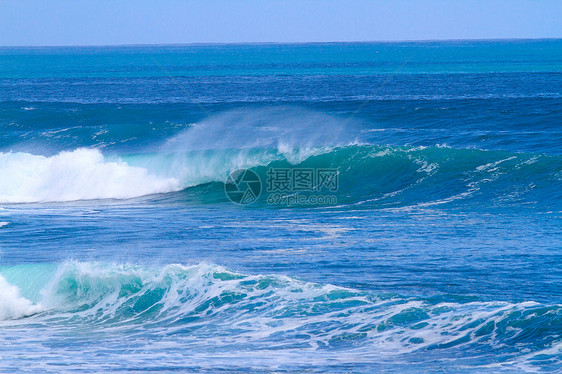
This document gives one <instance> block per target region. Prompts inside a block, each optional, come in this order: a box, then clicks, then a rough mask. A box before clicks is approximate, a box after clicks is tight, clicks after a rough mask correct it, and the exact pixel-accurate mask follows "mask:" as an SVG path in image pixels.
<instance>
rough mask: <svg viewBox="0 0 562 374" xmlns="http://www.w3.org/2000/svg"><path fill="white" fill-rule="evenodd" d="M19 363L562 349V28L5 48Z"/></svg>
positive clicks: (87, 367) (1, 184) (6, 308)
mask: <svg viewBox="0 0 562 374" xmlns="http://www.w3.org/2000/svg"><path fill="white" fill-rule="evenodd" d="M326 176H329V178H326ZM231 200H232V201H231ZM16 369H20V370H28V371H31V372H46V371H50V372H56V373H60V372H71V371H72V372H74V371H77V370H78V371H83V372H97V371H108V370H119V371H153V370H154V371H157V370H162V371H175V370H179V371H188V372H209V373H215V372H228V373H230V372H253V373H268V372H277V373H284V372H311V373H324V372H336V373H348V372H354V373H355V372H357V373H372V372H379V371H388V372H413V373H414V372H415V373H419V372H459V373H464V372H466V373H469V372H526V371H529V372H543V371H544V372H559V371H561V370H562V40H536V41H475V42H468V41H466V42H463V41H459V42H409V43H344V44H341V43H334V44H294V45H291V44H284V45H276V44H265V45H252V44H249V45H194V46H146V47H145V46H130V47H99V48H98V47H68V48H0V371H12V370H16Z"/></svg>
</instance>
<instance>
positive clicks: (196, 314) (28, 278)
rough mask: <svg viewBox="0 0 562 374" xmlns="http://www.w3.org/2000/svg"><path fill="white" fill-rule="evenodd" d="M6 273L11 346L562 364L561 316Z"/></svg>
mask: <svg viewBox="0 0 562 374" xmlns="http://www.w3.org/2000/svg"><path fill="white" fill-rule="evenodd" d="M0 274H1V275H0V285H1V287H0V296H1V297H0V300H1V301H0V319H2V320H3V321H0V326H2V332H1V333H0V340H6V339H8V338H9V335H11V334H12V333H14V331H16V332H17V331H18V330H19V329H25V328H26V327H28V326H33V327H34V329H35V330H36V331H40V330H41V329H42V328H48V329H56V330H57V331H58V332H59V334H64V332H65V331H69V334H73V333H77V331H84V329H87V330H89V329H95V331H96V332H97V333H100V332H102V331H107V333H109V332H110V331H121V332H123V331H129V332H130V334H132V335H130V336H134V334H135V332H142V333H145V334H146V333H150V334H155V335H157V336H165V337H169V338H172V337H176V338H178V339H179V341H184V343H187V342H189V341H192V342H193V341H197V344H198V346H199V347H201V346H202V345H203V346H205V349H219V348H220V347H227V346H228V347H229V349H230V350H232V349H233V348H235V350H236V347H237V349H242V350H243V349H254V348H255V349H259V350H263V349H266V350H275V349H280V348H283V347H284V348H287V349H290V347H294V348H299V349H310V350H320V351H322V350H323V349H325V348H334V349H336V350H337V349H353V350H357V351H358V352H362V353H363V354H368V355H370V356H381V357H382V356H384V357H388V356H389V355H390V356H400V355H408V354H415V352H418V351H420V350H423V351H433V350H437V351H440V350H448V351H451V352H450V353H449V354H451V355H452V354H455V353H453V352H462V359H465V360H468V359H470V358H471V357H472V358H474V357H480V359H482V354H483V352H495V353H494V355H498V356H501V357H502V361H503V362H504V365H505V366H510V365H514V366H518V367H527V366H529V365H530V367H540V366H541V365H543V364H550V365H552V364H555V365H559V364H560V357H561V356H560V355H561V353H562V344H561V342H560V339H561V337H562V335H561V333H560V332H561V331H562V306H560V305H544V304H539V303H535V302H520V303H508V302H496V301H479V300H477V299H471V298H466V297H455V296H453V295H449V296H448V295H443V296H434V297H430V298H415V297H403V296H400V295H396V294H371V293H366V292H361V291H357V290H353V289H346V288H341V287H337V286H332V285H320V284H314V283H307V282H303V281H299V280H296V279H293V278H289V277H286V276H273V275H246V274H241V273H237V272H232V271H230V270H228V269H225V268H223V267H221V266H215V265H210V264H199V265H195V266H183V265H167V266H162V267H151V268H145V267H139V266H133V265H110V264H103V263H91V262H86V263H84V262H83V263H78V262H67V263H64V264H58V265H57V264H38V265H18V266H12V267H3V268H1V269H0ZM73 331H74V332H73ZM120 335H123V336H126V335H127V334H120ZM26 339H33V335H30V336H27V337H26ZM491 359H492V358H491V357H489V358H488V359H485V360H483V361H484V362H486V361H489V360H491ZM459 360H460V358H459ZM481 362H482V361H481Z"/></svg>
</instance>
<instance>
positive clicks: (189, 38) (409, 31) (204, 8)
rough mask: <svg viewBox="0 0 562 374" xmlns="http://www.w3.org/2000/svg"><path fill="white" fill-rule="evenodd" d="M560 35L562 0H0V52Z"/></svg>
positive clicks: (561, 35) (553, 36)
mask: <svg viewBox="0 0 562 374" xmlns="http://www.w3.org/2000/svg"><path fill="white" fill-rule="evenodd" d="M561 37H562V0H464V1H462V0H387V1H379V0H340V1H336V0H282V1H281V0H197V1H192V0H72V1H71V0H49V1H46V0H0V46H18V45H22V46H47V45H120V44H168V43H170V44H176V43H181V44H183V43H186V44H187V43H232V42H334V41H395V40H434V39H501V38H561Z"/></svg>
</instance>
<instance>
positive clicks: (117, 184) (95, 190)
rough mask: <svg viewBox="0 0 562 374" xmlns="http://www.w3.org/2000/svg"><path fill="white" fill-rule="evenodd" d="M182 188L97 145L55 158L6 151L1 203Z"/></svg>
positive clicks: (0, 161) (1, 161) (1, 157)
mask: <svg viewBox="0 0 562 374" xmlns="http://www.w3.org/2000/svg"><path fill="white" fill-rule="evenodd" d="M180 188H181V185H180V183H179V182H178V181H177V180H176V179H174V178H169V177H168V178H166V177H158V176H155V175H152V174H151V173H149V171H148V170H146V169H145V168H142V167H136V166H131V165H129V164H127V163H126V162H124V161H121V160H115V161H109V160H106V158H105V157H104V156H103V155H102V154H101V152H100V151H99V150H94V149H84V148H80V149H76V150H74V151H71V152H61V153H59V154H57V155H55V156H52V157H45V156H39V155H32V154H29V153H21V152H19V153H0V202H1V203H28V202H46V201H74V200H89V199H111V198H115V199H125V198H132V197H137V196H142V195H148V194H153V193H163V192H170V191H174V190H178V189H180Z"/></svg>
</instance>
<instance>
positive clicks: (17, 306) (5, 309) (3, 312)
mask: <svg viewBox="0 0 562 374" xmlns="http://www.w3.org/2000/svg"><path fill="white" fill-rule="evenodd" d="M41 309H42V307H41V305H38V304H33V303H32V302H31V301H29V300H28V299H26V298H24V297H22V296H20V291H19V289H18V288H17V287H16V286H13V285H11V284H10V283H8V282H7V281H6V279H4V278H3V277H2V276H1V275H0V321H2V320H7V319H17V318H22V317H25V316H29V315H32V314H35V313H38V312H40V311H41Z"/></svg>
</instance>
